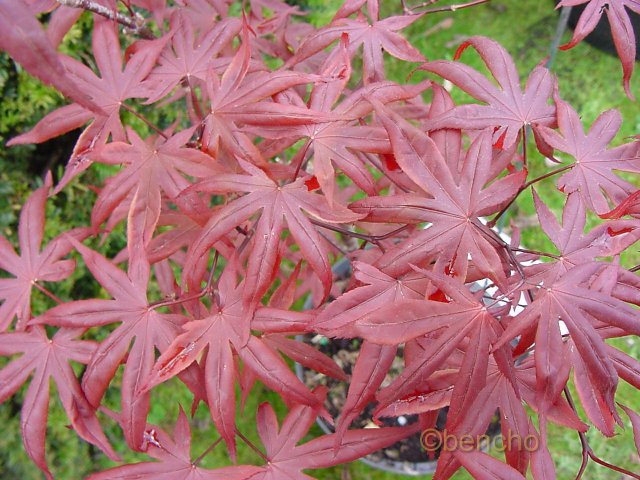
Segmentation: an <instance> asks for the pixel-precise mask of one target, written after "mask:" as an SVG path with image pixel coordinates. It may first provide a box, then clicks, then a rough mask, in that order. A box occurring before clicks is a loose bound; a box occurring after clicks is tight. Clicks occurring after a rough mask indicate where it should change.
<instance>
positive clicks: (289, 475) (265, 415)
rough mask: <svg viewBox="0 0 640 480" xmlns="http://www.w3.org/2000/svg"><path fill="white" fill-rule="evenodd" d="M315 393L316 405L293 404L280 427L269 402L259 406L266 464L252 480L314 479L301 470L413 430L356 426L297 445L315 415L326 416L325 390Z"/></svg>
mask: <svg viewBox="0 0 640 480" xmlns="http://www.w3.org/2000/svg"><path fill="white" fill-rule="evenodd" d="M314 394H315V396H316V398H317V399H318V402H317V404H316V405H315V406H307V405H297V406H294V407H293V408H291V409H290V411H289V414H288V415H287V417H286V418H285V419H284V421H283V422H282V425H281V426H280V428H278V421H277V417H276V414H275V412H274V410H273V408H272V407H271V405H269V404H267V403H264V404H262V405H260V408H259V409H258V415H257V426H258V434H259V435H260V439H261V440H262V443H263V444H264V446H265V449H266V457H267V460H268V463H267V465H265V467H264V471H263V472H261V473H259V474H257V475H256V476H255V477H252V480H282V479H285V478H286V479H287V480H313V477H310V476H309V475H306V474H304V473H302V470H306V469H316V468H327V467H331V466H334V465H339V464H342V463H346V462H350V461H353V460H355V459H357V458H361V457H363V456H365V455H368V454H369V453H371V452H374V451H376V450H379V449H381V448H384V447H386V446H389V445H391V444H393V443H395V442H397V441H398V440H401V439H403V438H405V437H406V436H408V435H411V434H412V433H415V430H416V428H415V427H389V428H380V429H378V428H374V429H358V430H350V431H348V432H347V433H346V434H345V435H344V436H343V437H342V438H341V439H340V440H339V441H338V443H336V435H337V434H332V435H323V436H321V437H319V438H316V439H314V440H311V441H309V442H307V443H304V444H302V445H297V443H298V442H299V441H300V440H301V439H302V438H303V437H304V436H305V435H306V434H307V431H308V430H309V428H311V425H313V423H314V422H315V420H316V418H317V417H318V415H322V416H326V415H328V414H327V413H326V412H325V411H323V409H322V407H321V405H322V403H323V400H324V397H325V395H326V390H325V389H322V388H319V389H317V390H316V391H315V392H314Z"/></svg>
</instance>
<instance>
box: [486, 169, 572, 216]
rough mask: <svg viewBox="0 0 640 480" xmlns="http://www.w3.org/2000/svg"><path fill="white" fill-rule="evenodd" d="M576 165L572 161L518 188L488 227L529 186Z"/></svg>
mask: <svg viewBox="0 0 640 480" xmlns="http://www.w3.org/2000/svg"><path fill="white" fill-rule="evenodd" d="M574 165H575V163H572V164H571V165H565V166H564V167H560V168H556V169H555V170H552V171H550V172H547V173H545V174H544V175H541V176H539V177H537V178H534V179H533V180H529V181H528V182H527V183H525V184H524V185H523V186H522V187H520V190H518V193H516V195H515V196H514V197H513V198H512V199H511V201H510V202H509V203H508V204H507V205H505V206H504V208H503V209H502V210H500V211H499V212H498V213H497V214H496V216H495V217H493V219H492V220H491V221H490V222H488V223H487V227H489V228H493V227H495V226H496V223H497V222H498V220H500V217H502V215H504V214H505V212H506V211H507V210H508V209H509V207H510V206H511V205H513V202H515V201H516V199H517V198H518V197H519V196H520V194H521V193H522V192H524V191H525V190H526V189H527V188H529V187H530V186H531V185H533V184H534V183H537V182H539V181H540V180H544V179H545V178H549V177H552V176H553V175H557V174H558V173H562V172H565V171H567V170H570V169H571V168H573V167H574Z"/></svg>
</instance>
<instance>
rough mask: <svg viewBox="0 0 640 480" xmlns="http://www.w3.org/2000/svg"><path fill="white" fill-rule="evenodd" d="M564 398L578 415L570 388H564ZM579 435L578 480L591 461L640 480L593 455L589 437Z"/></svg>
mask: <svg viewBox="0 0 640 480" xmlns="http://www.w3.org/2000/svg"><path fill="white" fill-rule="evenodd" d="M564 396H565V397H566V398H567V402H569V406H570V407H571V409H572V410H573V411H574V412H575V413H576V414H577V413H578V411H577V410H576V405H575V403H574V402H573V397H572V396H571V392H570V391H569V388H568V387H566V386H565V387H564ZM578 435H579V436H580V443H581V444H582V464H581V465H580V470H579V471H578V475H577V476H576V480H580V478H582V474H583V473H584V471H585V469H586V468H587V462H588V461H589V459H591V460H593V461H594V462H596V463H597V464H600V465H602V466H603V467H607V468H608V469H609V470H613V471H615V472H618V473H622V474H624V475H628V476H630V477H631V478H636V479H638V480H640V475H638V474H635V473H633V472H630V471H629V470H626V469H624V468H622V467H618V466H616V465H612V464H611V463H609V462H605V461H604V460H602V459H601V458H600V457H598V456H597V455H596V454H595V453H593V449H592V448H591V445H589V440H587V436H586V435H585V434H584V432H578Z"/></svg>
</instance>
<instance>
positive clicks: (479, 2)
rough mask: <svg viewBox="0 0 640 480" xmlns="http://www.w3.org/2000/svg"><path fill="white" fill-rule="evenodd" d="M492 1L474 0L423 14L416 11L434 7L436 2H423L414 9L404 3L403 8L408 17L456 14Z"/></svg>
mask: <svg viewBox="0 0 640 480" xmlns="http://www.w3.org/2000/svg"><path fill="white" fill-rule="evenodd" d="M490 1H491V0H473V1H472V2H467V3H459V4H456V5H447V6H446V7H435V8H427V9H426V10H423V11H422V12H416V10H418V9H420V8H424V7H428V6H429V5H433V4H434V3H436V2H435V1H433V0H431V1H427V2H423V3H421V4H420V5H414V6H413V7H407V5H406V4H405V3H404V1H403V2H402V7H403V9H404V12H405V14H407V15H415V14H417V13H426V14H429V13H439V12H455V11H456V10H462V9H463V8H469V7H475V6H476V5H482V4H483V3H488V2H490Z"/></svg>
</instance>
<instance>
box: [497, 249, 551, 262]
mask: <svg viewBox="0 0 640 480" xmlns="http://www.w3.org/2000/svg"><path fill="white" fill-rule="evenodd" d="M509 248H511V250H513V251H515V252H522V253H530V254H532V255H540V256H542V257H549V258H555V259H556V260H560V257H559V256H558V255H554V254H553V253H547V252H539V251H538V250H529V249H528V248H517V247H509Z"/></svg>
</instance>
